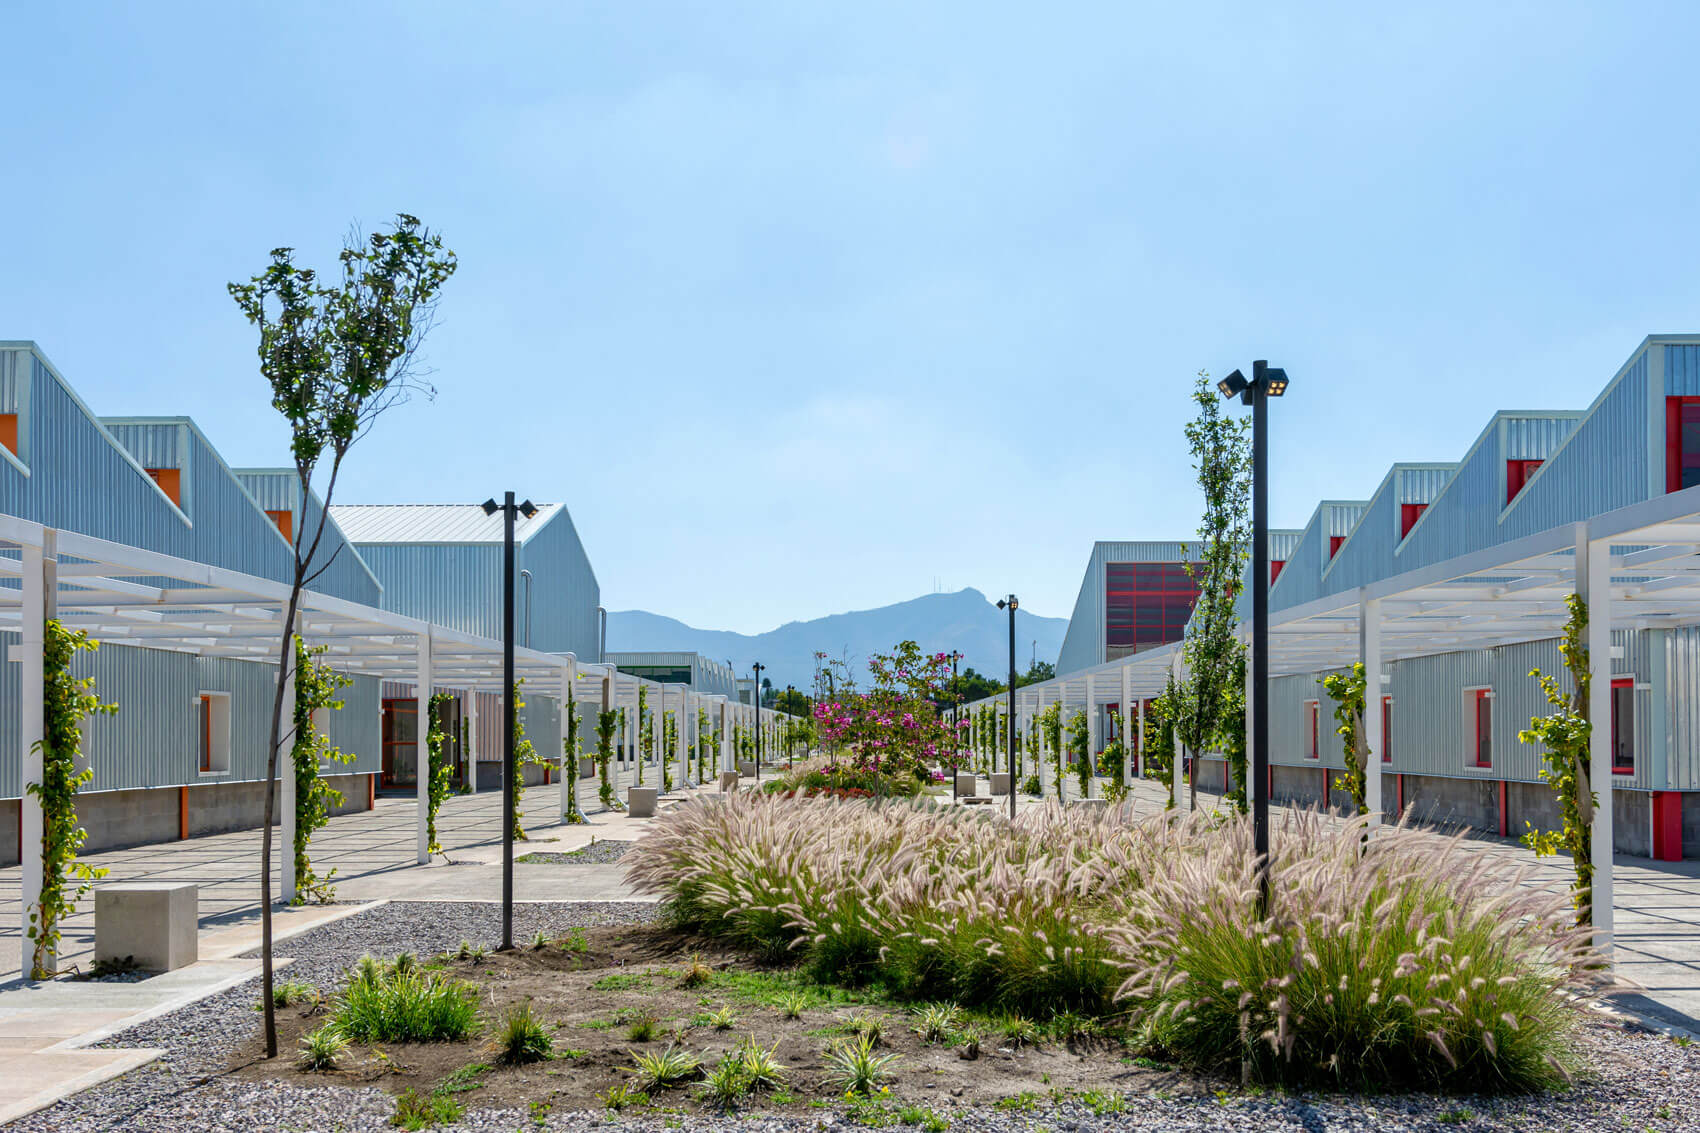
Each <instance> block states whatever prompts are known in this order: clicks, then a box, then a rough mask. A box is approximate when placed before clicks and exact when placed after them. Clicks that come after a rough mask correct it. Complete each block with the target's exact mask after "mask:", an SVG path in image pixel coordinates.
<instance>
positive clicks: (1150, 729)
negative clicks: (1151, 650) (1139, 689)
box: [1140, 673, 1178, 810]
mask: <svg viewBox="0 0 1700 1133" xmlns="http://www.w3.org/2000/svg"><path fill="white" fill-rule="evenodd" d="M1177 692H1178V690H1177V689H1176V686H1175V678H1174V674H1172V673H1171V674H1170V675H1169V683H1168V685H1167V686H1166V687H1165V688H1164V689H1163V692H1162V695H1161V696H1158V697H1157V698H1156V699H1154V700H1153V701H1152V702H1151V707H1150V708H1149V709H1148V710H1147V711H1146V713H1145V738H1144V740H1143V742H1142V743H1141V744H1140V748H1141V750H1142V751H1143V752H1144V753H1145V760H1144V763H1145V768H1146V770H1147V771H1149V772H1151V773H1152V776H1151V777H1152V778H1154V779H1156V780H1157V782H1159V783H1161V784H1163V809H1164V810H1173V809H1175V719H1174V717H1175V703H1176V699H1177Z"/></svg>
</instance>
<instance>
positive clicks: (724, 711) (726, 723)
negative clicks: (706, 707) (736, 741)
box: [714, 697, 738, 773]
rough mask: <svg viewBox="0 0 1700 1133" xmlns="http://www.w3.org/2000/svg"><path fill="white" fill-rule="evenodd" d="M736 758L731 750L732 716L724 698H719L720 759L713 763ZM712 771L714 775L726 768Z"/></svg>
mask: <svg viewBox="0 0 1700 1133" xmlns="http://www.w3.org/2000/svg"><path fill="white" fill-rule="evenodd" d="M737 758H738V756H737V753H736V752H734V751H733V750H732V715H731V711H730V708H729V706H728V705H727V703H726V698H725V697H721V698H720V759H718V760H716V761H715V762H716V763H721V764H724V762H726V761H728V760H736V759H737ZM734 766H736V764H735V763H734ZM714 770H715V772H716V773H719V772H721V771H725V770H728V768H726V767H725V766H718V767H716V768H715V769H714Z"/></svg>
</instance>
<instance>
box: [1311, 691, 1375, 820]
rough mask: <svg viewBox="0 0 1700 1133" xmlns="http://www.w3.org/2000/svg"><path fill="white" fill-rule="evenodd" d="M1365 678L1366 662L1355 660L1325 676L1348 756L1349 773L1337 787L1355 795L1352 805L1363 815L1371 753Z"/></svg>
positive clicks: (1339, 779)
mask: <svg viewBox="0 0 1700 1133" xmlns="http://www.w3.org/2000/svg"><path fill="white" fill-rule="evenodd" d="M1365 687H1366V681H1365V678H1364V666H1363V662H1361V661H1359V662H1355V663H1354V664H1353V665H1352V667H1351V668H1350V669H1348V670H1347V671H1345V672H1343V673H1329V674H1328V675H1327V676H1326V677H1323V678H1322V689H1323V691H1324V692H1326V693H1327V694H1328V695H1329V697H1330V698H1332V699H1333V701H1334V722H1335V725H1336V726H1335V728H1334V734H1335V735H1337V736H1339V737H1340V750H1341V751H1342V752H1343V753H1344V754H1345V757H1346V771H1345V774H1343V775H1339V776H1336V777H1335V779H1334V789H1335V790H1337V791H1345V792H1346V793H1347V794H1349V795H1351V796H1352V805H1353V806H1355V807H1357V809H1358V813H1359V814H1367V813H1368V812H1369V800H1368V799H1367V798H1366V797H1365V796H1366V793H1367V790H1366V787H1365V785H1364V778H1365V770H1364V768H1365V757H1366V756H1367V755H1368V754H1369V752H1368V742H1367V741H1366V740H1365V738H1364V690H1365Z"/></svg>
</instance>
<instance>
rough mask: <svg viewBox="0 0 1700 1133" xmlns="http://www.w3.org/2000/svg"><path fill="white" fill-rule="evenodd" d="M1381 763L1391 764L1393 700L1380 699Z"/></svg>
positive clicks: (1390, 698)
mask: <svg viewBox="0 0 1700 1133" xmlns="http://www.w3.org/2000/svg"><path fill="white" fill-rule="evenodd" d="M1381 762H1383V763H1392V762H1393V698H1392V697H1391V696H1384V697H1382V698H1381Z"/></svg>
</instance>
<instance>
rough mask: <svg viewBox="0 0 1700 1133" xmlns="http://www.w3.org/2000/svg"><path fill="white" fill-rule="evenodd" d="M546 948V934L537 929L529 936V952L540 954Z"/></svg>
mask: <svg viewBox="0 0 1700 1133" xmlns="http://www.w3.org/2000/svg"><path fill="white" fill-rule="evenodd" d="M547 947H549V934H548V933H546V932H544V931H543V930H542V929H538V930H537V931H536V932H534V933H532V934H531V950H532V951H533V952H541V951H543V949H545V948H547Z"/></svg>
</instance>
